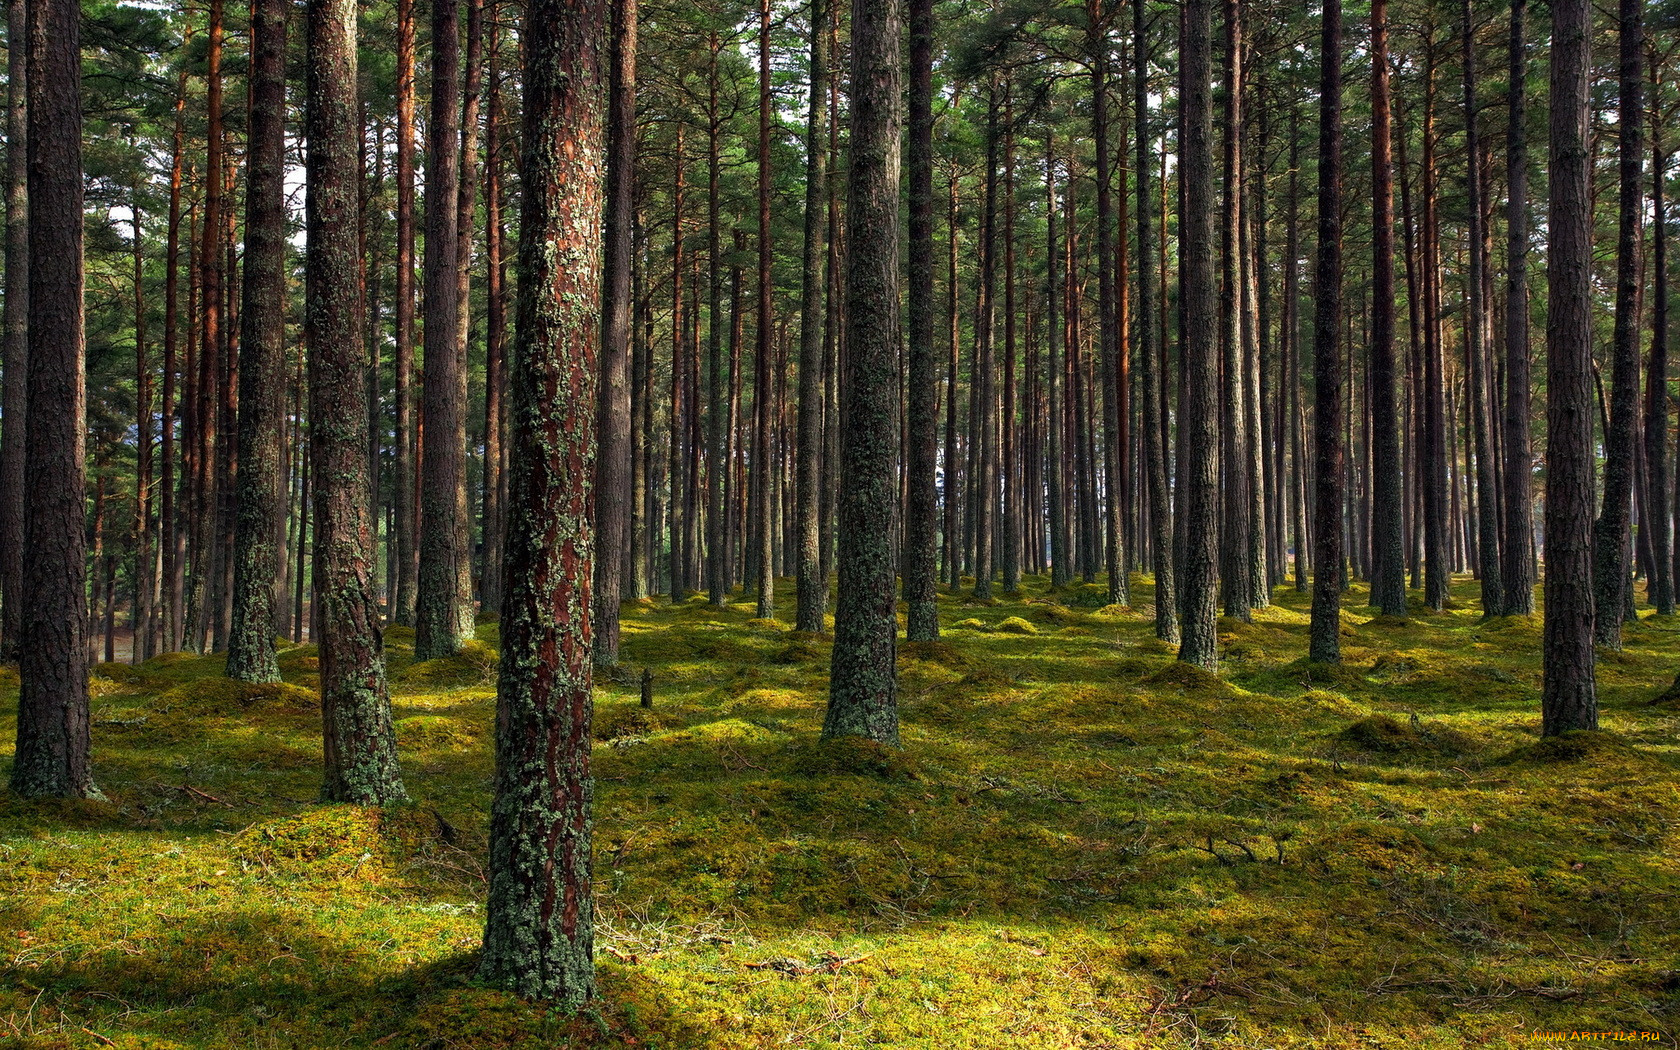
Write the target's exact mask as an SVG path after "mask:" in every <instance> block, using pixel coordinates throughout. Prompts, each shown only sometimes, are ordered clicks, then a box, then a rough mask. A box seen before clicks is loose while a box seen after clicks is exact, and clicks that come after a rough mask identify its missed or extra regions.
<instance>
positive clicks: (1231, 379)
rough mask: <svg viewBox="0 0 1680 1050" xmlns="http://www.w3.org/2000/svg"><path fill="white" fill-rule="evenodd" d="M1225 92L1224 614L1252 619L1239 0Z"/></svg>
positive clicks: (1229, 4) (1231, 23)
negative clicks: (1244, 398)
mask: <svg viewBox="0 0 1680 1050" xmlns="http://www.w3.org/2000/svg"><path fill="white" fill-rule="evenodd" d="M1224 10H1225V58H1224V62H1225V91H1224V105H1223V107H1222V109H1223V112H1222V113H1221V115H1220V125H1221V130H1220V135H1221V137H1222V138H1223V139H1224V147H1225V148H1224V152H1225V173H1224V174H1225V199H1224V204H1223V207H1222V209H1221V211H1220V219H1219V237H1220V259H1221V261H1222V263H1223V273H1222V275H1221V280H1220V290H1219V358H1220V384H1219V396H1220V421H1219V438H1220V449H1219V459H1220V464H1221V467H1222V470H1221V472H1220V492H1221V496H1222V511H1223V515H1224V518H1223V524H1222V526H1221V528H1220V535H1221V536H1223V537H1224V540H1225V542H1224V544H1223V545H1222V546H1221V547H1220V550H1219V557H1220V583H1221V585H1222V586H1223V589H1224V594H1225V615H1227V616H1232V617H1235V618H1237V619H1239V620H1247V619H1249V618H1250V615H1251V614H1250V608H1251V606H1252V605H1253V602H1254V596H1253V595H1252V594H1251V593H1250V583H1251V582H1252V581H1251V578H1250V565H1249V553H1250V552H1249V544H1248V535H1249V529H1250V526H1251V522H1250V521H1249V488H1250V486H1252V485H1253V484H1254V479H1253V478H1252V477H1251V476H1250V475H1249V471H1248V421H1247V416H1248V413H1247V412H1246V411H1245V409H1246V405H1245V403H1244V400H1243V360H1244V358H1245V356H1246V354H1245V343H1246V340H1245V339H1244V338H1243V323H1242V322H1243V317H1242V300H1243V294H1242V293H1243V289H1242V284H1243V281H1242V271H1243V265H1242V245H1241V237H1240V232H1241V231H1240V228H1241V225H1242V212H1243V204H1242V188H1243V187H1242V166H1243V153H1242V122H1243V119H1244V114H1243V105H1242V103H1243V92H1244V90H1245V85H1244V75H1243V30H1242V6H1241V4H1240V3H1239V2H1238V0H1224Z"/></svg>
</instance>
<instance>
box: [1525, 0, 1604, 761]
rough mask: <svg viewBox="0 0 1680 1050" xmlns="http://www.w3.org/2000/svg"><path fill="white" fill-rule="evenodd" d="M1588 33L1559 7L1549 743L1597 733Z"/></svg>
mask: <svg viewBox="0 0 1680 1050" xmlns="http://www.w3.org/2000/svg"><path fill="white" fill-rule="evenodd" d="M1591 33H1592V7H1591V5H1590V4H1589V3H1588V2H1587V0H1554V2H1553V4H1552V74H1551V158H1550V159H1551V173H1550V178H1549V186H1550V190H1551V201H1550V205H1549V207H1548V208H1547V221H1546V227H1547V230H1548V233H1549V237H1550V241H1551V250H1550V251H1549V252H1548V253H1547V260H1546V285H1547V294H1548V298H1549V304H1548V307H1547V319H1546V579H1545V588H1546V615H1545V627H1544V631H1545V639H1544V643H1545V644H1544V648H1543V650H1542V653H1543V657H1544V663H1543V666H1544V675H1543V677H1544V695H1543V699H1542V706H1541V711H1542V715H1543V731H1544V733H1545V734H1546V735H1547V736H1554V735H1556V734H1559V733H1564V732H1568V731H1569V730H1572V729H1597V728H1598V697H1597V695H1596V693H1595V691H1594V683H1593V557H1592V556H1593V551H1592V530H1593V511H1592V498H1593V380H1592V317H1591V301H1592V286H1591V280H1592V186H1591V171H1592V149H1591V143H1590V141H1589V139H1588V130H1587V129H1588V120H1589V117H1590V107H1591V99H1590V94H1589V85H1590V82H1591V77H1592V35H1591ZM1619 612H1620V610H1615V611H1613V612H1612V613H1611V615H1612V616H1615V615H1619Z"/></svg>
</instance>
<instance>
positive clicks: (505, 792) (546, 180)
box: [479, 0, 608, 1005]
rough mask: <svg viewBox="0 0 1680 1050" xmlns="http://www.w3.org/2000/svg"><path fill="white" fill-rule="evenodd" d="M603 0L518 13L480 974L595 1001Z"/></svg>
mask: <svg viewBox="0 0 1680 1050" xmlns="http://www.w3.org/2000/svg"><path fill="white" fill-rule="evenodd" d="M607 21H608V19H607V4H606V2H605V0H533V2H531V3H530V4H529V5H528V6H527V8H526V23H525V24H526V37H525V40H526V61H525V99H524V101H525V116H524V142H525V147H524V179H523V187H524V192H523V194H522V208H521V214H520V242H519V270H520V279H519V307H518V309H519V317H518V334H517V336H516V339H515V342H514V355H513V362H512V367H511V369H510V371H509V378H510V380H511V384H512V391H511V393H512V397H513V435H512V452H511V458H510V462H509V479H508V480H509V494H508V534H507V556H506V562H505V565H506V576H505V579H504V585H505V594H506V597H505V599H504V601H503V606H502V663H501V676H500V679H499V682H498V687H497V693H496V780H495V801H494V803H493V806H492V811H491V824H490V891H489V902H488V906H487V911H486V919H485V928H484V953H483V956H482V958H481V960H480V963H479V976H480V978H482V979H483V980H485V981H488V982H490V983H492V984H496V985H500V986H503V987H506V988H509V989H511V990H512V991H515V992H517V993H519V994H521V995H525V996H530V997H533V998H543V999H551V1000H557V1001H559V1002H561V1003H563V1004H571V1005H576V1004H579V1003H583V1002H586V1001H587V1000H589V999H591V998H593V996H594V992H595V978H594V964H593V955H592V953H593V940H594V938H593V920H594V915H593V904H592V897H591V892H590V830H591V828H590V798H591V793H592V789H591V783H590V775H589V720H590V711H591V706H592V704H591V698H590V676H591V662H592V648H593V646H592V640H591V624H590V590H591V583H592V580H591V560H592V559H593V557H594V528H593V524H592V510H593V507H592V502H593V500H592V487H591V479H592V476H593V461H594V456H595V421H596V342H597V338H598V333H599V328H600V322H601V314H600V280H599V278H600V266H601V264H600V250H601V203H602V181H603V177H604V175H605V167H606V157H605V154H606V143H605V118H606V109H607V91H606V79H607V78H606V70H605V68H604V59H605V49H606V35H607Z"/></svg>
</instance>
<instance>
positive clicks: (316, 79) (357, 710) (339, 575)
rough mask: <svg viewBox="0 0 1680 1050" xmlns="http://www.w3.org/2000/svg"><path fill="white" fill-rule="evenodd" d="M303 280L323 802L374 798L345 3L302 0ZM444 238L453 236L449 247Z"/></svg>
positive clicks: (386, 725) (375, 703)
mask: <svg viewBox="0 0 1680 1050" xmlns="http://www.w3.org/2000/svg"><path fill="white" fill-rule="evenodd" d="M306 10H307V12H308V36H309V79H308V85H309V97H308V110H307V114H308V116H307V124H308V127H307V134H308V142H309V156H308V166H307V169H306V172H305V179H306V185H307V187H308V205H307V212H306V219H305V222H306V228H307V233H308V238H309V251H308V253H307V256H306V260H307V261H306V276H307V281H308V310H307V324H308V336H307V339H308V346H309V420H310V440H309V448H310V458H311V466H312V474H313V476H314V485H315V492H314V512H315V548H314V551H315V557H314V584H315V591H314V593H315V607H314V620H315V623H314V629H313V630H312V631H311V632H310V634H311V636H312V637H313V638H314V639H315V641H316V643H317V644H318V645H319V646H320V654H321V657H320V658H321V712H322V715H323V718H324V720H325V732H326V740H325V754H326V779H325V783H324V785H323V786H322V789H321V797H322V800H323V801H326V802H350V803H354V804H357V805H364V806H381V805H388V804H390V803H395V802H401V801H404V800H405V799H407V797H408V793H407V792H406V791H405V790H404V788H403V783H402V776H401V774H400V772H399V771H398V769H397V750H396V740H395V736H394V734H393V732H392V727H391V700H390V696H389V694H388V693H387V692H386V684H385V656H384V652H383V650H382V647H381V640H380V635H379V611H378V605H377V603H376V602H375V599H374V594H373V522H372V510H371V508H370V507H368V505H367V502H368V501H367V412H368V406H367V402H366V397H367V384H366V383H365V382H363V375H362V370H363V368H364V367H366V356H365V355H364V353H363V352H362V329H361V325H360V324H359V323H358V322H359V316H358V315H359V313H360V311H359V310H358V309H357V307H358V305H359V304H358V302H357V300H358V298H359V293H358V288H357V281H356V276H357V272H358V270H359V268H360V267H359V260H358V259H357V254H356V249H357V244H356V225H357V223H356V211H357V206H358V204H359V203H360V202H359V197H358V194H357V192H356V182H357V165H358V154H359V152H360V151H359V150H358V148H357V121H356V103H355V99H356V7H355V4H353V3H352V2H350V0H309V4H308V7H307V9H306ZM451 247H453V245H451Z"/></svg>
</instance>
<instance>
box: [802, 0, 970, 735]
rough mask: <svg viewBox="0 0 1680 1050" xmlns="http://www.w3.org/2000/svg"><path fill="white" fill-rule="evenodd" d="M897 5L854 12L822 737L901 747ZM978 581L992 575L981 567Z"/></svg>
mask: <svg viewBox="0 0 1680 1050" xmlns="http://www.w3.org/2000/svg"><path fill="white" fill-rule="evenodd" d="M900 11H901V4H900V0H852V153H851V168H850V172H849V177H848V183H849V190H850V192H849V194H848V198H847V203H846V228H847V244H848V247H849V251H848V252H847V263H848V266H847V270H846V296H847V298H846V352H845V355H844V356H845V361H844V367H845V375H846V382H845V391H846V397H845V412H844V418H843V419H842V420H841V427H842V435H841V437H842V444H841V474H842V476H843V477H844V478H845V479H846V484H845V485H844V486H843V487H842V488H841V491H840V508H839V509H840V522H839V533H840V537H839V538H840V553H839V558H838V565H839V568H840V580H839V591H838V594H837V600H838V605H837V607H836V609H835V614H834V658H833V664H832V666H831V669H830V676H829V697H828V712H827V714H826V716H825V717H824V719H823V736H825V737H830V738H832V737H838V736H864V737H868V738H869V739H871V740H875V741H877V742H879V743H883V744H896V743H898V698H897V690H898V678H897V668H896V667H895V664H894V660H895V655H896V649H897V627H898V624H897V618H896V616H895V612H894V605H895V602H894V600H893V598H894V596H893V575H894V573H893V550H892V539H891V533H892V519H893V508H894V506H895V504H896V502H897V490H898V484H897V479H896V477H895V474H896V468H897V460H898V433H899V429H898V368H897V364H898V339H899V333H898V181H899V164H898V149H899V138H900V128H901V123H902V118H901V117H900V111H899V96H900V92H901V88H900V79H901V74H900V68H901V65H902V63H901V62H900V61H899V30H900V26H901V24H902V18H901V14H900ZM982 571H984V567H983V566H982Z"/></svg>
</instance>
